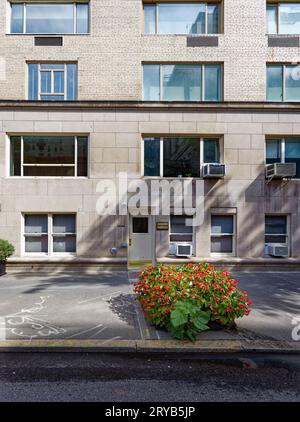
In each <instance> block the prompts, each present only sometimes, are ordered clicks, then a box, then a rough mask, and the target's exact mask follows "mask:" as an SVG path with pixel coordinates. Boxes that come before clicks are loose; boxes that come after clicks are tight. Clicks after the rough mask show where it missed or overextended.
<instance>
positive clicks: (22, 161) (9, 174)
mask: <svg viewBox="0 0 300 422" xmlns="http://www.w3.org/2000/svg"><path fill="white" fill-rule="evenodd" d="M39 135H40V134H33V135H32V136H39ZM14 136H16V137H17V136H18V137H20V138H21V164H20V165H21V176H13V175H11V168H10V166H11V162H10V160H11V158H10V157H11V137H14ZM24 136H28V135H20V134H9V135H8V136H7V142H8V146H9V147H8V157H7V162H8V176H7V177H8V178H14V179H16V178H19V179H20V178H22V179H75V178H76V179H87V178H89V168H90V151H89V145H90V142H89V136H88V135H86V134H83V135H78V134H77V135H69V134H59V135H56V134H51V135H49V134H42V135H40V136H49V137H51V136H62V137H63V136H73V137H74V143H75V144H74V148H75V151H74V164H59V163H58V164H24V143H23V142H24V141H23V137H24ZM80 137H86V138H87V175H86V176H77V170H78V169H77V164H78V163H77V157H78V149H77V141H78V138H80ZM24 167H74V176H24Z"/></svg>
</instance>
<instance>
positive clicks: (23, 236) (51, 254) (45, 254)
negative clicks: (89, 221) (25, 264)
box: [21, 212, 78, 257]
mask: <svg viewBox="0 0 300 422" xmlns="http://www.w3.org/2000/svg"><path fill="white" fill-rule="evenodd" d="M26 215H43V216H46V217H47V226H48V232H47V233H45V234H44V233H41V234H36V235H35V234H33V235H32V236H31V237H42V236H43V235H47V238H48V239H47V240H48V243H47V249H48V252H26V247H25V244H26V237H30V235H31V234H30V233H25V217H26ZM55 215H72V216H73V217H74V219H75V233H64V235H65V236H68V235H70V236H74V237H75V252H53V238H54V237H59V233H55V234H54V233H53V216H55ZM77 233H78V229H77V214H76V212H24V213H22V214H21V254H22V256H39V257H57V256H60V257H61V256H76V255H77V237H78V234H77Z"/></svg>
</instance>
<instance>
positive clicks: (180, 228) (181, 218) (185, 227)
mask: <svg viewBox="0 0 300 422" xmlns="http://www.w3.org/2000/svg"><path fill="white" fill-rule="evenodd" d="M192 220H193V219H192V218H191V217H186V216H185V215H171V216H170V248H169V254H170V255H176V244H177V243H181V244H182V243H188V244H190V245H193V231H194V230H193V226H192V225H191V224H192Z"/></svg>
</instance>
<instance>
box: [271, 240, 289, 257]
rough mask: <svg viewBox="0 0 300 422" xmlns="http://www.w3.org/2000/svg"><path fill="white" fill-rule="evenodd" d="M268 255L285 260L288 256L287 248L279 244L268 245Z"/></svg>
mask: <svg viewBox="0 0 300 422" xmlns="http://www.w3.org/2000/svg"><path fill="white" fill-rule="evenodd" d="M267 251H268V254H269V255H271V256H275V257H278V258H279V257H280V258H287V257H288V256H289V247H288V246H286V245H282V244H281V243H274V244H272V245H268V248H267Z"/></svg>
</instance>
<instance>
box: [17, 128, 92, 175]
mask: <svg viewBox="0 0 300 422" xmlns="http://www.w3.org/2000/svg"><path fill="white" fill-rule="evenodd" d="M87 148H88V138H87V136H44V135H42V136H11V137H10V175H11V176H31V177H52V176H60V177H76V176H85V177H86V176H87V155H88V154H87Z"/></svg>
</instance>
